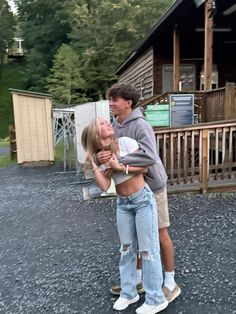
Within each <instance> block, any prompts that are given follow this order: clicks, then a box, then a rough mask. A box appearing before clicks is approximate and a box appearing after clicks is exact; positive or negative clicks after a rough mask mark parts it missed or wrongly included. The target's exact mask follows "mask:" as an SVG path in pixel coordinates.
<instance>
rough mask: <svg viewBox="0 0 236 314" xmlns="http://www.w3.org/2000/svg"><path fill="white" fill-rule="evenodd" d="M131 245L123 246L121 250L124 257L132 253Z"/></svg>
mask: <svg viewBox="0 0 236 314" xmlns="http://www.w3.org/2000/svg"><path fill="white" fill-rule="evenodd" d="M130 247H131V244H122V245H121V248H120V252H121V254H122V255H126V254H128V253H129V251H130Z"/></svg>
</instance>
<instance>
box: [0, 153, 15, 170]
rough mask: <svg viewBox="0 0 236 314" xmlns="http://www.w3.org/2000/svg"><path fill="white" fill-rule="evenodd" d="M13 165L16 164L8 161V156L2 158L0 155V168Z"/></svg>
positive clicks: (13, 161)
mask: <svg viewBox="0 0 236 314" xmlns="http://www.w3.org/2000/svg"><path fill="white" fill-rule="evenodd" d="M15 163H16V160H11V159H10V154H7V155H3V156H1V155H0V168H2V167H7V166H10V165H13V164H15Z"/></svg>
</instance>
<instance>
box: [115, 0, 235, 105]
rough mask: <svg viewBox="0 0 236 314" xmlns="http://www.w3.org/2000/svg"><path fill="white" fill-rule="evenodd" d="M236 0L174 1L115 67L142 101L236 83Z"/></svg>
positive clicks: (121, 80) (119, 77)
mask: <svg viewBox="0 0 236 314" xmlns="http://www.w3.org/2000/svg"><path fill="white" fill-rule="evenodd" d="M235 21H236V3H235V0H176V1H175V2H174V4H173V5H172V6H171V7H170V8H169V9H168V10H167V11H166V13H165V14H164V15H163V16H162V17H161V18H160V20H159V21H158V22H157V23H156V24H155V25H154V27H153V29H152V30H151V31H150V32H149V33H148V34H147V36H146V37H145V38H144V39H143V40H142V41H141V42H140V44H138V45H137V47H135V49H134V50H133V52H132V53H131V54H130V56H129V57H128V58H127V59H126V60H125V61H124V63H123V64H121V65H120V67H119V68H118V69H117V71H116V74H117V75H118V80H119V82H128V83H131V84H132V85H134V86H136V87H137V88H138V89H139V91H140V94H141V97H142V98H143V99H145V98H149V97H150V96H152V95H160V94H163V93H165V92H167V91H176V92H178V91H195V90H200V91H201V90H205V91H207V90H211V89H215V88H220V87H224V86H225V85H226V83H227V82H236V61H235V56H236V22H235Z"/></svg>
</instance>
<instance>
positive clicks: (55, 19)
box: [15, 0, 70, 91]
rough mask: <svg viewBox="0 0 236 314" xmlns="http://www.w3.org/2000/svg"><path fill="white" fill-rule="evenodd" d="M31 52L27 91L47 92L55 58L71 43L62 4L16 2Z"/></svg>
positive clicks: (38, 0)
mask: <svg viewBox="0 0 236 314" xmlns="http://www.w3.org/2000/svg"><path fill="white" fill-rule="evenodd" d="M15 2H16V4H17V7H18V19H19V22H20V23H21V28H22V34H23V37H24V40H25V41H24V45H25V48H26V49H27V54H26V68H25V73H24V78H25V82H26V85H27V88H29V89H31V90H35V91H45V86H46V84H47V81H46V78H47V76H48V73H49V69H50V67H51V66H52V60H53V56H54V54H55V53H56V51H57V49H58V48H59V47H60V46H61V44H62V43H67V42H68V41H69V39H68V34H69V32H70V27H69V24H68V19H67V18H66V17H65V13H64V11H63V10H62V8H61V1H59V0H51V1H45V0H15Z"/></svg>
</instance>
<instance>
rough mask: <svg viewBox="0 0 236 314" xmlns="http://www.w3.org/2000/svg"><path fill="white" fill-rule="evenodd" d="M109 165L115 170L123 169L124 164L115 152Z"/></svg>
mask: <svg viewBox="0 0 236 314" xmlns="http://www.w3.org/2000/svg"><path fill="white" fill-rule="evenodd" d="M109 165H110V167H111V169H113V170H115V171H123V166H122V165H121V164H120V163H119V161H118V159H117V157H116V155H115V154H112V157H111V159H110V160H109Z"/></svg>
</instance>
